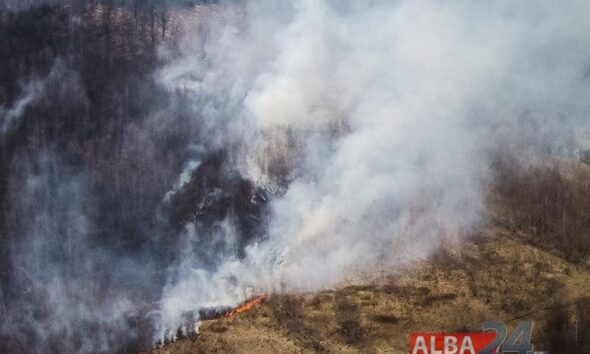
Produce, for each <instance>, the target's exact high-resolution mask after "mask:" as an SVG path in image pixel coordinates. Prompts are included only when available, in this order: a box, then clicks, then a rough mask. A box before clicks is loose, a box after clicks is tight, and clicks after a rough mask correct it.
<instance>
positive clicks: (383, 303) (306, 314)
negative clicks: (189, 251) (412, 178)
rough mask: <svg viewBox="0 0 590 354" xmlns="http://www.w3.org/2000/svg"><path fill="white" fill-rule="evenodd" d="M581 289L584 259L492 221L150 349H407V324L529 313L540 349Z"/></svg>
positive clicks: (471, 326) (472, 321)
mask: <svg viewBox="0 0 590 354" xmlns="http://www.w3.org/2000/svg"><path fill="white" fill-rule="evenodd" d="M588 294H590V268H589V267H588V265H587V264H582V263H577V264H572V263H568V262H567V261H565V260H564V259H562V258H560V257H558V256H555V255H552V254H551V253H548V252H546V251H543V250H540V249H539V248H536V247H534V246H532V245H530V244H527V243H525V242H523V238H522V237H521V235H518V234H515V233H513V232H511V231H508V230H505V229H499V228H494V229H489V230H487V231H486V234H482V235H481V236H480V237H477V238H474V239H472V240H470V241H468V242H466V243H465V244H464V245H463V247H462V248H461V251H460V252H454V251H453V250H447V251H441V252H440V253H439V254H438V255H437V256H436V257H434V260H433V261H430V262H426V261H424V262H421V263H418V264H416V265H414V266H413V267H411V268H409V269H406V270H404V271H402V272H400V273H399V274H397V275H395V276H391V277H389V278H387V279H384V280H383V281H380V282H377V283H372V284H365V285H350V286H344V287H340V288H338V289H333V290H326V291H322V292H320V293H315V294H305V295H300V296H294V295H275V296H273V297H272V298H271V299H269V300H268V301H267V302H266V303H265V304H263V305H262V306H259V307H258V308H256V309H255V310H253V311H251V312H249V313H247V314H244V315H242V316H240V317H237V318H232V319H220V320H214V321H207V322H206V323H204V324H203V326H202V328H201V335H200V336H198V337H195V338H188V339H185V340H181V341H179V342H177V343H173V344H170V345H168V346H167V347H165V348H163V349H160V350H157V351H155V352H156V353H162V354H163V353H201V352H202V353H214V352H222V353H232V352H235V353H277V352H290V353H295V352H297V353H299V352H301V353H307V352H317V351H322V350H323V351H327V352H342V353H347V352H350V353H355V352H367V353H373V352H374V353H406V352H407V349H408V342H409V334H410V333H411V332H414V331H462V330H477V329H478V328H479V325H480V324H481V323H482V322H483V321H486V320H491V319H500V320H503V321H505V322H506V323H507V325H508V326H509V327H511V326H513V325H514V324H515V323H516V322H518V320H520V319H533V320H535V328H534V337H533V338H534V339H533V341H534V343H535V344H536V347H537V348H538V349H547V347H546V345H547V341H548V338H547V336H546V335H545V333H546V332H547V331H546V328H545V327H546V319H547V318H548V313H549V312H551V310H552V308H553V307H554V306H556V304H565V305H566V307H567V304H572V303H575V302H576V301H578V300H579V299H581V298H582V297H584V296H585V295H588ZM561 306H563V305H561ZM355 323H356V324H355ZM543 345H545V347H544V346H543Z"/></svg>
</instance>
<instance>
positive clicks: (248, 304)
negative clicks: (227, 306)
mask: <svg viewBox="0 0 590 354" xmlns="http://www.w3.org/2000/svg"><path fill="white" fill-rule="evenodd" d="M264 299H266V294H261V295H258V296H256V297H255V298H253V299H251V300H248V301H246V302H244V303H243V304H242V305H240V306H238V307H236V308H235V309H233V310H231V311H228V312H226V313H225V315H223V317H225V318H230V317H234V316H237V315H239V314H241V313H244V312H246V311H249V310H251V309H253V308H254V306H256V305H258V304H260V303H261V302H262V301H264Z"/></svg>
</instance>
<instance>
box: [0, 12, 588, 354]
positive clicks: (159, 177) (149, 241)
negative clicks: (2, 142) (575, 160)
mask: <svg viewBox="0 0 590 354" xmlns="http://www.w3.org/2000/svg"><path fill="white" fill-rule="evenodd" d="M588 10H590V5H589V4H587V3H586V2H585V1H575V0H571V1H564V2H560V3H559V4H556V3H555V2H550V1H524V2H519V3H514V2H510V1H498V2H493V3H478V4H474V3H473V2H469V1H459V0H458V1H434V0H430V1H427V0H423V1H385V0H374V1H367V2H360V1H353V0H347V1H335V0H321V1H312V0H299V1H279V0H262V1H245V2H220V3H217V4H207V5H197V6H195V7H193V8H190V9H186V8H181V9H174V10H173V15H174V16H175V17H176V20H177V21H178V23H179V24H181V25H182V26H181V27H182V34H181V37H180V39H179V40H178V41H177V42H175V43H172V44H162V45H161V46H160V47H159V60H160V61H163V62H164V63H165V64H164V65H163V66H162V67H160V68H159V69H157V70H155V71H154V72H153V75H152V76H151V77H150V78H149V80H148V83H147V84H145V85H146V86H148V87H150V88H149V89H142V90H140V91H141V92H142V93H141V94H140V95H139V97H142V98H143V99H144V100H145V101H144V102H147V101H148V100H149V98H150V97H152V96H153V97H156V96H160V97H161V96H164V97H165V98H159V99H158V100H156V103H153V104H152V105H151V106H150V109H149V110H148V109H146V110H143V111H142V110H140V115H142V119H140V120H137V121H133V122H131V123H129V124H128V125H125V126H124V127H123V131H122V132H121V134H120V135H121V137H120V139H121V140H117V141H119V142H118V143H117V144H115V146H116V147H115V148H113V150H112V151H111V150H109V149H110V147H109V148H105V147H104V146H103V147H100V146H98V147H93V149H97V152H95V154H97V155H98V156H103V155H104V156H106V157H104V158H102V159H99V162H100V163H98V164H96V165H88V164H86V165H84V164H82V165H80V164H79V163H73V162H71V161H66V160H64V159H63V157H60V156H61V155H62V152H61V149H63V147H61V146H60V145H59V144H57V145H56V146H54V147H53V148H49V149H44V150H43V151H41V152H39V153H36V154H35V157H34V158H33V157H31V155H30V154H24V153H23V155H22V156H21V155H18V154H16V153H15V155H14V157H13V158H12V159H11V161H13V162H12V166H13V167H12V169H11V171H10V178H9V187H8V190H9V193H8V195H9V196H8V198H7V200H8V202H7V203H5V204H6V205H7V206H5V207H4V208H5V209H6V210H5V214H6V215H7V216H6V220H7V226H6V230H7V233H9V234H10V235H12V236H11V237H10V240H11V243H10V248H9V254H10V259H11V261H10V268H9V269H10V272H11V275H10V276H9V277H8V279H10V280H4V285H3V288H2V289H6V288H10V293H11V294H12V297H14V298H18V300H4V302H5V303H4V305H3V307H4V309H3V313H4V316H3V318H6V319H7V320H5V321H3V323H2V326H1V327H0V334H4V335H3V336H2V337H1V338H2V339H3V340H12V341H20V342H27V339H26V338H27V337H29V336H32V337H33V338H35V341H34V342H33V344H32V345H31V347H29V348H28V350H29V351H31V352H51V351H57V352H80V353H95V352H112V351H114V350H116V349H120V345H121V344H120V343H122V342H125V343H130V342H133V341H141V340H144V337H145V336H146V334H145V333H148V334H147V337H148V338H149V339H148V341H149V342H151V343H155V342H157V341H162V340H166V339H169V338H172V337H174V336H175V335H176V334H177V329H178V328H180V329H182V330H183V331H190V330H191V327H192V326H194V323H195V322H196V321H197V320H198V317H199V310H200V309H202V308H208V307H216V306H231V305H233V304H236V303H237V302H239V301H242V300H244V299H245V298H247V297H249V296H252V295H254V294H256V293H258V292H272V291H276V290H278V289H281V290H285V289H286V290H288V291H304V290H315V289H320V288H324V287H329V286H332V285H334V284H337V283H338V282H341V281H343V280H347V279H353V278H355V277H359V276H364V275H366V274H372V273H375V271H376V270H379V269H390V268H391V267H397V266H400V265H403V264H404V263H406V262H409V261H412V260H415V259H417V258H421V257H425V256H428V254H429V253H430V252H431V251H433V250H434V249H435V247H436V246H437V245H439V244H440V242H441V241H444V240H448V239H457V238H460V237H461V236H463V235H466V234H468V233H469V232H471V231H472V230H473V229H474V228H476V227H477V226H478V223H479V222H481V221H482V215H483V211H484V208H485V205H484V198H485V194H486V192H487V186H488V184H489V183H490V181H491V178H492V173H491V172H490V161H491V157H492V156H493V155H494V154H496V153H510V154H514V155H516V156H517V157H518V158H519V159H520V160H519V161H521V162H522V163H538V161H542V160H543V159H544V158H546V157H547V156H558V157H572V156H575V154H576V153H577V152H578V151H580V150H581V149H584V148H588V146H587V144H588V142H587V141H586V140H584V139H587V138H584V137H585V136H586V137H587V136H588V135H587V134H588V133H587V132H588V127H589V126H590V124H589V123H588V122H589V119H588V114H589V113H590V103H589V102H590V100H588V99H587V98H588V97H589V94H590V85H589V84H590V60H589V59H590V38H589V37H588V36H587V34H588V33H590V22H588V21H587V20H586V19H585V16H584V14H586V13H588ZM58 65H59V67H61V68H62V69H59V70H62V71H63V70H66V69H64V68H63V66H64V65H66V64H64V63H62V64H58ZM52 72H55V71H52ZM64 72H65V71H64ZM51 75H54V74H51ZM51 75H50V76H49V77H52V76H51ZM150 75H151V74H150ZM63 76H64V77H67V78H70V79H69V80H66V82H69V83H67V87H76V85H78V82H79V79H78V78H77V74H76V73H75V72H71V71H68V72H67V73H64V75H63ZM151 80H153V82H152V81H151ZM64 85H66V84H64ZM31 87H34V86H31ZM142 87H143V86H142ZM154 87H155V88H154ZM76 92H78V91H76ZM32 93H34V97H35V99H34V100H33V99H29V97H31V94H32ZM42 95H43V94H42V92H41V91H40V90H32V91H31V90H30V89H25V90H24V94H23V96H22V98H19V99H18V100H16V105H13V106H14V107H21V106H22V109H20V110H18V112H17V111H16V110H15V109H11V110H9V111H8V112H13V113H12V115H11V118H10V121H11V122H19V121H24V120H25V118H26V117H24V115H25V113H26V112H25V111H26V109H25V108H26V107H25V106H26V105H28V104H29V103H31V102H35V101H36V100H39V99H40V98H39V97H38V96H42ZM71 96H73V97H77V96H76V95H74V94H73V93H72V95H71ZM78 96H79V94H78ZM146 97H147V98H146ZM41 100H42V99H41ZM89 100H92V98H91V97H90V98H89V97H86V96H83V95H82V96H81V97H78V99H77V100H75V101H76V102H77V103H75V104H76V105H79V106H80V107H82V108H81V110H87V108H85V107H87V106H88V105H89V103H88V101H89ZM23 102H24V105H23V104H21V103H23ZM113 102H117V101H116V100H115V99H114V98H113ZM67 104H69V103H66V102H65V101H64V102H63V105H64V106H65V105H67ZM113 104H115V103H113ZM146 104H147V103H146ZM117 107H118V106H117ZM0 113H2V111H0ZM117 114H118V113H117ZM17 115H18V116H20V115H23V117H21V118H22V119H17V117H16V116H17ZM12 126H13V123H11V129H14V128H13V127H12ZM3 130H5V132H4V134H11V131H10V129H8V128H7V129H3ZM87 134H90V133H87ZM97 134H98V133H97ZM100 134H102V133H100ZM585 134H586V135H585ZM585 144H586V145H585ZM30 149H32V150H35V151H37V147H36V146H32V147H29V150H30ZM27 151H28V150H27ZM22 161H25V162H26V163H24V162H22ZM84 161H85V160H84ZM107 171H109V172H111V171H114V173H112V174H111V173H109V172H107ZM119 176H121V177H120V178H121V180H120V179H119ZM105 181H106V182H105ZM129 235H133V236H129ZM5 298H6V299H10V297H9V296H7V295H3V296H2V299H5ZM6 301H8V304H6ZM144 322H146V323H149V326H148V327H149V328H148V329H144V328H142V326H141V325H137V323H144ZM121 338H125V339H121Z"/></svg>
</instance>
